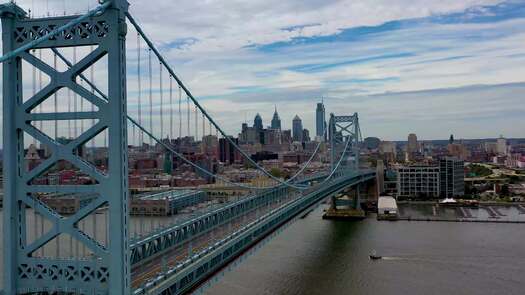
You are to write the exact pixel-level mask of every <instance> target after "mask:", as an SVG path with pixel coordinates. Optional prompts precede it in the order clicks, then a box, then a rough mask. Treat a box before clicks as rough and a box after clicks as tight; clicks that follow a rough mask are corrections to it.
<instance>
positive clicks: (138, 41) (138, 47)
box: [137, 33, 144, 146]
mask: <svg viewBox="0 0 525 295" xmlns="http://www.w3.org/2000/svg"><path fill="white" fill-rule="evenodd" d="M140 50H141V47H140V35H139V33H137V78H138V81H137V86H138V92H139V93H138V96H139V98H138V108H139V124H140V125H141V126H142V76H141V73H140V56H141V54H140ZM139 132H140V134H139V145H140V146H142V144H143V143H144V132H142V131H139Z"/></svg>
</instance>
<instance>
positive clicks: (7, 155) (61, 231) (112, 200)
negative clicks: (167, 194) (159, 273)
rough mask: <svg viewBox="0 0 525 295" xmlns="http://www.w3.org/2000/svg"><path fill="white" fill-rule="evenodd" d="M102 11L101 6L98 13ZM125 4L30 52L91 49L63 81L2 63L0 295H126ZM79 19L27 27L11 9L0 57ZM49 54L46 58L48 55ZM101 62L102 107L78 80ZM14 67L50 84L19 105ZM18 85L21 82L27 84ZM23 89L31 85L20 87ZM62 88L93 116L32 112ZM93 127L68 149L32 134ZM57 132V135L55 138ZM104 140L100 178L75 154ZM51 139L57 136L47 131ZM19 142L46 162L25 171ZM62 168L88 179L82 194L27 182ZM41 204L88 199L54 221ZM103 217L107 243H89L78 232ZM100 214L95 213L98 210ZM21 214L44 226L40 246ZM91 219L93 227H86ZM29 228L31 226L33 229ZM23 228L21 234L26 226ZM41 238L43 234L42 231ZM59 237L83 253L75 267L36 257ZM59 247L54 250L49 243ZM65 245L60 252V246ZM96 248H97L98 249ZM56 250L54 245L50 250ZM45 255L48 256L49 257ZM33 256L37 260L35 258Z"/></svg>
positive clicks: (43, 66)
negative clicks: (0, 248) (33, 143)
mask: <svg viewBox="0 0 525 295" xmlns="http://www.w3.org/2000/svg"><path fill="white" fill-rule="evenodd" d="M104 2H106V1H101V3H104ZM127 9H128V3H127V1H125V0H112V3H111V4H110V5H109V7H107V8H106V9H105V10H104V11H103V12H102V13H99V14H96V15H94V16H92V17H90V18H87V19H85V20H84V21H82V22H78V23H77V24H76V25H75V26H73V27H71V28H69V29H67V30H65V31H63V32H61V33H59V34H56V35H55V36H54V37H52V38H49V39H47V40H46V41H44V42H41V43H38V45H35V46H34V47H33V48H32V49H36V50H39V49H52V50H56V49H60V48H64V47H78V46H94V47H95V49H94V50H93V51H92V52H91V53H89V54H88V55H86V56H85V57H83V58H82V59H80V61H78V63H76V64H74V65H72V67H69V68H68V69H67V70H66V71H63V72H61V71H58V70H57V69H55V68H53V67H52V66H50V65H48V64H47V63H46V62H44V61H43V60H41V59H40V58H39V57H37V56H35V55H33V54H32V53H31V50H26V51H23V52H21V53H20V54H18V55H16V56H15V57H13V58H11V59H10V60H8V61H6V62H4V63H3V104H4V107H3V144H4V167H3V168H4V169H3V172H4V209H3V215H4V222H3V225H4V231H3V232H4V234H3V243H4V253H3V255H4V293H5V294H20V293H30V292H35V293H36V292H51V293H52V292H73V293H80V294H110V295H113V294H115V295H116V294H129V293H130V286H129V285H130V263H129V260H130V259H129V254H128V252H129V250H128V248H129V245H128V214H129V213H128V182H127V181H128V178H127V175H128V167H127V124H126V123H127V121H126V56H125V48H126V47H125V36H126V21H125V12H126V11H127ZM78 17H79V16H62V17H47V18H41V19H35V18H28V17H27V16H26V13H25V12H24V10H22V9H21V8H20V7H18V6H17V5H16V4H14V3H9V4H5V5H2V6H0V18H1V21H2V41H3V52H4V54H5V53H7V52H11V51H13V50H15V49H17V48H20V47H22V46H24V45H27V44H28V43H30V42H32V41H34V40H36V39H38V38H40V37H43V36H46V35H48V34H49V33H50V32H51V31H52V30H54V29H56V28H58V27H60V26H63V25H65V24H67V23H69V22H72V21H75V20H76V19H77V18H78ZM48 54H49V53H48ZM106 55H107V60H108V62H107V72H106V74H104V77H107V85H108V91H107V100H106V99H105V98H101V97H100V96H98V95H95V94H93V93H92V92H91V91H90V90H88V89H86V88H84V87H83V86H82V85H81V84H79V83H77V82H78V76H79V75H80V74H81V73H82V72H83V71H84V70H86V69H88V68H89V67H90V66H92V65H93V64H95V63H96V62H98V61H100V59H101V58H102V57H104V56H106ZM22 61H25V62H27V63H29V64H30V65H32V66H33V67H35V68H37V69H38V70H40V71H42V72H43V73H45V74H47V75H48V76H49V80H50V82H49V84H48V85H47V86H45V87H43V88H42V89H41V90H40V91H38V92H37V93H36V94H34V95H33V96H29V98H28V99H26V100H24V95H23V90H24V89H23V81H24V74H26V73H23V72H22ZM26 76H27V74H26ZM25 80H30V78H29V79H28V78H27V77H26V79H25ZM66 88H69V89H70V90H71V91H72V92H74V93H76V94H77V95H78V96H80V97H81V99H84V100H86V101H88V102H89V103H91V104H93V105H94V106H96V107H97V109H98V110H97V111H93V112H85V111H84V112H82V111H80V112H77V111H75V112H58V111H56V109H55V111H49V110H48V109H44V111H45V112H32V111H33V110H35V109H36V108H37V107H38V106H39V105H41V104H42V103H43V102H44V101H45V100H46V99H48V98H49V97H52V96H53V95H54V94H55V93H56V92H57V91H58V90H60V89H66ZM78 119H83V120H98V122H97V123H96V124H94V125H93V126H92V127H90V128H87V130H84V132H83V133H81V134H80V135H79V136H78V137H77V138H72V139H71V141H70V142H69V143H63V142H62V143H61V142H59V140H57V138H56V134H55V136H54V137H52V136H51V135H48V134H46V133H45V131H44V130H40V129H39V128H37V126H38V124H31V123H37V122H40V121H47V122H49V121H51V122H54V121H57V122H58V124H62V126H63V125H64V122H66V121H68V120H78ZM55 130H57V129H55ZM104 130H107V132H108V138H109V145H108V157H109V160H108V167H107V171H105V172H102V171H100V170H98V169H97V167H95V166H94V165H93V164H91V163H89V162H87V161H85V160H84V159H83V158H82V157H81V156H80V155H79V154H78V150H79V149H80V148H81V147H82V146H83V145H84V144H85V143H86V142H88V141H90V140H91V139H93V138H95V137H96V136H97V135H98V134H101V133H102V132H103V131H104ZM55 133H56V131H55ZM24 136H31V137H33V138H34V139H35V140H38V141H39V142H40V143H42V144H44V145H46V146H47V147H48V148H49V151H50V155H49V156H48V157H47V158H45V159H44V160H43V161H42V162H41V163H40V164H39V165H38V166H36V167H34V168H33V169H31V170H29V171H27V170H28V169H26V167H25V160H24V155H25V149H26V148H27V147H28V145H29V144H28V143H27V142H24ZM62 161H65V162H68V163H69V164H71V165H72V166H74V167H76V168H75V169H76V170H77V171H79V172H80V173H82V174H84V175H87V176H89V177H90V178H91V179H93V182H92V184H85V185H79V184H75V185H62V184H60V183H58V184H56V185H55V184H53V185H45V184H44V185H43V184H41V183H40V182H35V181H34V180H36V179H38V178H39V177H40V176H42V175H44V174H45V173H47V172H48V171H49V170H50V169H51V168H53V167H56V166H55V165H56V164H58V163H59V162H62ZM49 194H67V195H71V196H73V197H79V195H80V194H84V195H86V194H90V195H94V196H96V197H95V198H94V199H93V200H92V201H91V202H90V203H89V204H86V205H85V206H83V207H81V208H80V209H78V211H76V212H75V213H74V214H73V215H67V216H66V215H63V214H60V213H59V212H58V211H57V210H54V209H53V208H51V207H49V206H47V205H46V204H45V203H44V202H43V201H41V198H42V197H43V196H49ZM100 208H106V209H107V212H108V225H107V231H108V232H107V236H109V239H108V241H106V242H100V241H98V240H97V239H96V238H94V237H92V236H89V235H88V234H87V233H86V232H84V230H83V229H82V228H80V227H79V223H80V222H81V221H82V220H83V219H84V218H86V217H87V216H90V215H91V214H94V213H95V211H96V210H97V209H100ZM106 209H104V210H106ZM29 212H35V214H38V216H41V219H42V220H41V222H42V224H44V222H43V220H44V219H45V220H46V221H47V223H48V224H49V225H50V226H48V228H47V229H46V230H45V231H44V230H43V231H42V234H41V236H39V237H35V238H34V239H32V240H30V239H28V237H29V229H28V227H30V225H29V223H30V222H31V221H30V220H31V218H29V219H27V218H28V215H29V214H30V213H29ZM93 218H96V217H93ZM32 222H33V223H34V220H33V221H32ZM26 223H27V224H26ZM42 228H43V227H42ZM60 235H64V236H69V237H71V239H74V240H76V241H77V243H79V244H81V247H83V248H84V249H88V251H89V252H90V253H92V254H90V255H89V256H88V257H84V259H81V258H79V257H74V256H73V255H72V254H71V253H69V254H67V255H66V256H68V257H61V256H60V255H59V250H57V252H56V253H57V254H56V255H50V254H53V253H49V252H51V251H46V253H45V254H43V253H44V247H45V246H46V245H48V244H50V241H52V240H53V239H55V238H57V237H59V236H60ZM57 241H60V240H57ZM64 244H65V243H64ZM104 244H105V245H104ZM58 247H59V244H58V243H57V248H58ZM53 252H54V251H53ZM39 253H40V254H39Z"/></svg>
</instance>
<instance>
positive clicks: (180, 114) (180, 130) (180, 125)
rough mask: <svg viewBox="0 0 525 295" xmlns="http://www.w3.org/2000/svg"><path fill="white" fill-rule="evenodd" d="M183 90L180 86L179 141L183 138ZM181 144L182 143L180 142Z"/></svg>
mask: <svg viewBox="0 0 525 295" xmlns="http://www.w3.org/2000/svg"><path fill="white" fill-rule="evenodd" d="M181 107H182V88H181V87H180V86H179V139H180V138H182V108H181ZM179 144H180V141H179Z"/></svg>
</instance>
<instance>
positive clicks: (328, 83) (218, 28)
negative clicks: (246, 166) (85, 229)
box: [17, 0, 525, 140]
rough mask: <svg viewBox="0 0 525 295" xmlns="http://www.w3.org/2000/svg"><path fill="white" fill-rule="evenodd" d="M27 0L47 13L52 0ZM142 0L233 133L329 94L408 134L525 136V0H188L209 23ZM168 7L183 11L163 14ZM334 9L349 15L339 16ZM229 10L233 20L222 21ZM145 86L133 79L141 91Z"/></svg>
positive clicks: (142, 9) (332, 101)
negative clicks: (262, 0) (263, 0)
mask: <svg viewBox="0 0 525 295" xmlns="http://www.w3.org/2000/svg"><path fill="white" fill-rule="evenodd" d="M17 3H18V4H19V5H21V6H23V7H25V8H27V9H32V11H33V13H34V14H36V15H43V14H46V7H45V3H36V4H34V5H33V4H32V2H31V1H28V0H26V1H18V2H17ZM131 3H132V4H133V5H132V6H131V7H132V8H131V9H132V10H133V13H134V14H135V15H136V16H137V17H138V18H140V19H141V21H142V22H143V24H144V26H145V27H146V28H147V30H148V31H150V32H151V34H152V37H153V39H154V40H157V42H158V44H159V46H160V49H161V51H162V52H163V53H165V55H166V56H167V58H168V61H169V62H170V63H171V64H172V65H173V66H174V68H175V69H176V71H177V73H178V74H180V76H181V77H184V81H185V82H186V83H187V84H188V86H189V87H190V89H192V90H193V92H194V94H195V95H196V97H198V98H199V99H202V103H203V105H204V106H205V107H206V108H207V109H208V110H211V111H210V113H211V115H212V116H214V117H215V118H216V119H217V121H218V122H219V123H221V125H222V126H223V127H224V129H225V130H226V131H227V132H228V133H229V134H231V135H235V134H236V133H237V132H238V126H239V125H240V123H241V118H242V117H241V116H238V114H243V113H244V114H252V113H253V114H255V113H256V112H258V111H259V112H261V116H262V117H263V118H271V116H272V112H273V107H274V105H275V104H277V108H278V109H280V110H281V111H280V113H279V115H280V117H281V118H283V125H286V124H288V123H291V118H293V116H294V115H295V114H299V115H300V117H301V118H302V119H303V125H304V126H306V127H307V128H308V129H309V130H311V131H315V128H314V122H315V115H314V113H313V112H314V111H315V110H314V107H315V103H317V102H318V100H319V99H320V98H321V97H324V100H325V105H326V113H327V114H329V113H330V112H335V113H337V111H342V112H354V111H357V112H359V114H360V117H361V118H362V125H363V126H366V130H367V134H365V136H368V135H369V136H377V137H380V138H383V139H385V140H402V139H404V138H405V136H406V134H407V133H410V132H414V133H416V134H420V135H421V136H422V138H423V139H437V138H444V137H446V136H448V135H449V134H450V133H455V134H457V137H458V138H484V137H493V136H497V135H499V134H504V135H505V136H506V137H525V134H524V133H523V129H522V128H520V126H523V125H524V124H525V119H524V118H523V116H522V115H521V114H522V113H523V112H524V111H525V106H524V104H523V103H521V102H522V98H521V97H520V96H519V95H518V93H521V92H523V91H525V83H524V82H523V79H522V78H521V77H523V76H524V75H523V74H525V72H524V71H525V70H524V69H525V67H524V65H525V50H523V49H522V48H521V46H520V44H522V43H523V40H524V38H525V29H523V27H524V26H522V24H523V23H525V18H523V13H522V12H523V11H524V10H525V4H523V3H521V2H518V1H491V0H475V1H474V0H472V1H461V3H460V2H459V1H440V2H428V3H427V2H422V3H416V4H411V5H410V9H407V8H406V7H407V6H406V3H404V1H401V0H397V1H389V2H388V5H372V4H371V3H367V2H366V1H363V2H359V1H358V2H356V3H349V2H348V1H337V2H322V3H320V2H319V1H310V2H309V3H308V5H303V6H302V7H303V8H302V10H301V11H299V12H297V15H296V16H294V17H292V15H293V13H292V11H293V7H294V6H293V3H292V2H290V3H286V4H284V3H280V4H279V3H275V5H271V4H269V5H257V4H256V3H255V4H254V5H249V6H247V7H244V6H241V5H238V4H235V3H231V2H228V1H222V2H221V4H220V5H221V6H224V7H225V8H226V9H217V7H216V5H217V4H207V5H201V4H199V3H192V2H189V1H182V2H181V3H180V4H178V5H180V6H181V7H182V8H188V9H191V10H198V11H199V12H200V13H201V14H202V15H204V16H206V17H205V21H204V20H203V19H202V18H199V20H198V24H197V23H196V21H197V20H196V19H193V18H188V17H187V16H184V15H183V13H182V11H184V9H165V8H166V7H170V5H174V4H172V3H168V2H166V3H163V4H162V5H159V6H151V5H146V4H145V3H141V2H139V1H137V2H135V1H131ZM95 4H96V1H87V2H83V3H77V2H75V3H70V2H68V3H63V2H62V1H49V10H51V11H62V10H64V8H63V6H64V5H65V6H66V7H65V10H66V11H67V12H76V11H83V10H86V8H87V6H88V5H90V6H91V7H93V6H95ZM159 7H163V8H164V9H160V8H159ZM320 7H321V8H320ZM356 7H359V9H357V8H356ZM197 8H198V9H197ZM243 9H244V10H243ZM246 9H247V10H248V11H250V10H254V13H256V12H257V11H260V12H259V13H260V15H265V16H267V17H268V19H267V21H262V20H260V19H261V18H257V19H258V21H253V20H251V19H244V17H246V16H247V15H251V14H250V13H246V11H245V10H246ZM360 10H361V11H362V10H365V11H369V10H370V11H374V13H373V14H370V15H368V14H366V13H358V12H359V11H360ZM168 11H169V12H170V13H175V14H176V15H175V16H176V17H167V18H162V17H160V18H158V17H155V18H152V17H151V16H152V15H159V14H160V15H162V14H163V13H166V12H168ZM225 11H229V12H230V13H232V14H235V15H241V16H242V17H241V18H240V19H239V20H243V22H246V24H247V25H239V24H238V23H237V21H238V20H235V18H227V17H225V16H224V15H222V14H221V13H223V12H225ZM330 13H335V15H339V16H341V17H339V18H337V20H334V18H333V17H328V15H330ZM167 20H169V22H170V23H169V25H167V24H165V23H163V22H165V21H167ZM222 21H227V22H228V23H227V25H218V24H220V23H221V22H222ZM179 22H180V23H179ZM182 23H183V24H184V25H180V24H182ZM181 27H182V28H188V27H194V28H195V30H191V32H189V31H187V30H181V29H180V28H181ZM168 28H169V29H168ZM205 32H206V34H205ZM465 36H468V38H465ZM130 42H133V40H130ZM385 52H388V54H385ZM133 74H134V73H130V76H131V75H133ZM29 91H30V90H29ZM135 92H136V89H129V96H128V98H129V100H130V103H133V102H134V100H135V99H136V98H135V97H134V94H135ZM154 107H155V110H154V114H158V111H159V106H158V105H156V106H154ZM250 117H252V115H250ZM231 118H234V119H235V118H237V120H239V121H235V120H231ZM145 119H146V117H145ZM436 121H439V122H440V124H435V122H436ZM438 126H439V128H438Z"/></svg>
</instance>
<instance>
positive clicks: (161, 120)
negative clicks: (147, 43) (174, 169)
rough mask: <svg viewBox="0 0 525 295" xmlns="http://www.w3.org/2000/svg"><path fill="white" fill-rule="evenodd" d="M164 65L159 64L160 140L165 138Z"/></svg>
mask: <svg viewBox="0 0 525 295" xmlns="http://www.w3.org/2000/svg"><path fill="white" fill-rule="evenodd" d="M162 86H163V85H162V63H160V62H159V88H160V89H159V91H160V94H159V96H160V139H163V136H164V111H163V108H164V93H163V90H162Z"/></svg>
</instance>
